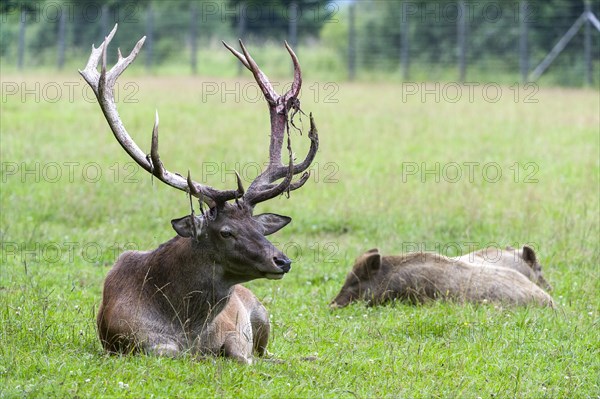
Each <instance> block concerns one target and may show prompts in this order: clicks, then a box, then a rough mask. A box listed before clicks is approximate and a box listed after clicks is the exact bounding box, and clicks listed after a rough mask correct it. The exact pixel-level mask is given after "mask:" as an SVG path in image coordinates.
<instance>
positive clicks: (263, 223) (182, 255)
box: [79, 25, 319, 362]
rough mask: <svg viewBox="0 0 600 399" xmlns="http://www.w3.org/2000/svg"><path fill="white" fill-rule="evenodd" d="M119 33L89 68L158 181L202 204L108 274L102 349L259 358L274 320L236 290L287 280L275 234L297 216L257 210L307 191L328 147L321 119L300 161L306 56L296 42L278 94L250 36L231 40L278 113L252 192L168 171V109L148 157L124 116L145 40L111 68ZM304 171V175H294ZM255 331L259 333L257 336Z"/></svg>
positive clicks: (100, 95)
mask: <svg viewBox="0 0 600 399" xmlns="http://www.w3.org/2000/svg"><path fill="white" fill-rule="evenodd" d="M116 30H117V26H116V25H115V27H114V29H113V30H112V31H111V32H110V34H109V35H108V37H107V38H106V39H105V40H104V42H103V43H102V45H101V46H100V47H98V48H95V47H94V46H92V52H91V55H90V58H89V61H88V63H87V65H86V67H85V69H84V70H83V71H79V72H80V74H81V75H82V76H83V78H84V79H85V80H86V81H87V83H88V84H89V85H90V86H91V87H92V89H93V91H94V93H95V95H96V97H97V99H98V103H99V105H100V108H101V109H102V112H103V113H104V117H105V118H106V120H107V122H108V125H109V126H110V128H111V130H112V132H113V134H114V136H115V137H116V139H117V141H118V142H119V144H120V145H121V146H122V147H123V149H124V150H125V151H126V152H127V153H128V154H129V155H130V156H131V157H132V158H133V159H134V160H135V162H137V163H138V164H139V165H140V166H141V167H142V168H144V169H145V170H146V171H148V172H149V173H150V174H152V175H153V176H154V177H156V178H157V179H159V180H160V181H162V182H164V183H166V184H167V185H169V186H171V187H174V188H176V189H179V190H182V191H185V192H187V193H189V195H190V202H191V196H194V197H196V198H198V200H199V202H200V211H201V214H200V215H195V214H194V211H193V209H192V214H191V215H189V216H185V217H182V218H180V219H174V220H172V221H171V224H172V226H173V228H174V229H175V231H176V232H177V236H176V237H175V238H173V239H171V240H169V241H167V242H166V243H164V244H162V245H160V246H159V247H158V248H157V249H155V250H153V251H148V252H137V251H128V252H125V253H123V254H122V255H121V256H120V257H119V259H118V260H117V262H116V263H115V265H114V266H113V268H112V269H111V270H110V272H109V273H108V275H107V277H106V280H105V283H104V290H103V298H102V303H101V305H100V308H99V311H98V318H97V324H98V334H99V336H100V340H101V342H102V345H103V347H104V348H105V349H106V350H107V351H109V352H124V353H129V352H137V351H143V352H146V353H154V354H159V355H169V356H174V355H177V354H179V353H181V352H184V351H185V352H190V353H197V354H205V353H210V354H212V353H214V352H215V351H216V352H222V353H223V354H224V355H225V356H230V357H234V358H237V359H239V360H241V361H244V362H251V359H252V357H251V355H252V353H251V351H252V347H254V349H255V350H257V351H258V353H259V354H262V353H263V352H264V347H265V345H266V342H267V339H268V334H269V323H268V317H267V314H266V310H265V309H264V307H262V305H261V304H260V302H258V300H257V299H256V297H254V295H253V294H252V293H251V292H250V291H248V290H247V289H244V288H243V287H235V286H236V284H240V283H243V282H246V281H250V280H253V279H256V278H261V277H264V278H267V279H280V278H282V277H283V275H284V274H285V273H287V272H288V271H289V270H290V266H291V263H292V262H291V260H290V259H289V258H288V257H287V256H285V255H284V254H283V253H282V252H281V251H280V250H278V249H277V248H275V246H274V245H273V244H272V243H271V242H269V241H268V240H267V239H266V238H265V236H267V235H269V234H272V233H274V232H276V231H278V230H279V229H281V228H283V227H284V226H285V225H287V224H288V223H289V222H290V221H291V218H289V217H287V216H280V215H276V214H270V213H267V214H262V215H253V210H254V207H255V206H256V205H257V204H258V203H260V202H263V201H267V200H269V199H271V198H274V197H276V196H278V195H280V194H282V193H285V192H287V193H289V192H290V191H292V190H296V189H298V188H300V187H302V185H303V184H304V183H305V182H306V181H307V180H308V178H309V176H310V173H309V172H308V171H307V169H308V167H309V166H310V164H311V163H312V161H313V159H314V157H315V154H316V153H317V150H318V145H319V142H318V135H317V130H316V127H315V125H314V121H313V118H312V115H311V116H310V131H309V134H308V137H309V139H310V141H311V145H310V149H309V150H308V154H307V155H306V157H305V159H304V160H303V161H302V162H300V163H297V164H295V163H294V162H293V159H292V149H291V143H290V136H289V126H288V123H291V121H289V119H288V113H289V111H290V110H292V112H294V113H295V112H297V111H299V105H300V103H299V100H298V95H299V93H300V88H301V84H302V75H301V72H300V65H299V63H298V58H297V57H296V55H295V54H294V52H293V51H292V49H291V48H290V47H289V46H288V45H287V43H286V44H285V46H286V48H287V51H288V52H289V54H290V56H291V58H292V62H293V65H294V82H293V84H292V86H291V89H290V90H289V91H288V92H287V93H285V94H284V95H278V94H277V93H276V92H275V90H274V89H273V86H272V85H271V83H270V82H269V79H268V78H267V76H266V75H265V74H264V73H263V72H262V71H261V70H260V69H259V67H258V65H257V64H256V62H255V61H254V60H253V59H252V57H251V56H250V54H249V53H248V51H247V50H246V48H245V47H244V45H243V43H242V42H241V41H240V46H241V49H242V52H243V53H240V52H238V51H236V50H234V49H233V48H231V47H230V46H228V45H227V44H225V43H223V44H224V45H225V46H226V47H227V48H228V49H229V50H230V51H231V52H232V53H233V54H234V55H235V56H236V57H237V58H238V59H239V60H240V61H241V62H242V64H243V65H244V66H245V67H246V68H248V69H249V70H250V71H251V72H252V74H253V75H254V78H255V80H256V82H257V83H258V86H259V87H260V89H261V90H262V92H263V94H264V96H265V99H266V101H267V103H268V106H269V111H270V119H271V138H270V147H269V163H268V166H267V167H266V168H265V170H264V171H262V173H260V174H259V175H258V176H257V177H256V179H255V180H254V181H253V182H252V183H251V184H250V186H249V187H248V190H247V191H244V188H243V187H242V182H241V179H240V178H239V176H237V189H234V190H218V189H215V188H212V187H209V186H206V185H203V184H200V183H197V182H195V181H193V180H192V179H191V178H190V173H189V172H188V175H187V179H186V178H185V177H183V176H182V175H180V174H178V173H172V172H169V171H168V170H166V169H165V168H164V166H163V163H162V161H161V159H160V157H159V154H158V114H156V117H155V122H154V129H153V132H152V145H151V150H150V154H149V155H146V154H145V153H144V152H143V151H142V150H141V149H140V148H139V147H138V146H137V144H136V143H135V142H134V141H133V140H132V138H131V136H130V135H129V133H128V132H127V130H126V129H125V126H124V124H123V122H122V121H121V119H120V117H119V114H118V112H117V107H116V104H115V99H114V85H115V82H116V80H117V78H118V77H119V76H120V75H121V74H122V73H123V71H124V70H125V69H126V68H127V67H128V66H129V64H131V63H132V62H133V60H134V59H135V58H136V56H137V54H138V52H139V51H140V48H141V47H142V45H143V43H144V40H145V37H144V38H142V39H141V40H140V41H138V42H137V44H136V45H135V47H134V48H133V50H132V51H131V53H130V54H129V56H127V57H123V56H122V55H121V51H120V50H119V52H118V55H119V57H118V61H117V63H116V64H115V65H114V66H113V67H112V68H111V69H110V70H107V67H106V52H107V47H108V44H109V43H110V41H111V39H112V38H113V36H114V35H115V32H116ZM100 60H102V61H101V70H100V72H98V64H99V63H100ZM286 131H287V150H288V159H289V161H288V164H287V165H284V164H283V162H282V159H281V155H282V154H281V151H282V146H283V141H284V138H285V134H286ZM300 173H302V175H301V177H300V178H299V179H297V180H296V181H293V177H294V176H295V175H298V174H300ZM279 180H281V181H279ZM278 181H279V182H278ZM232 200H235V201H232ZM230 201H232V202H230ZM202 203H205V204H206V205H208V210H206V211H204V209H203V207H202ZM232 323H233V324H232ZM243 323H250V324H251V325H247V324H246V325H243ZM234 330H235V331H234ZM253 334H254V335H259V336H258V337H254V339H253ZM217 335H218V336H217ZM240 339H246V340H247V341H248V342H249V343H250V345H245V344H244V343H242V342H239V340H240ZM215 346H216V347H215ZM248 348H249V349H248ZM248 352H250V353H248Z"/></svg>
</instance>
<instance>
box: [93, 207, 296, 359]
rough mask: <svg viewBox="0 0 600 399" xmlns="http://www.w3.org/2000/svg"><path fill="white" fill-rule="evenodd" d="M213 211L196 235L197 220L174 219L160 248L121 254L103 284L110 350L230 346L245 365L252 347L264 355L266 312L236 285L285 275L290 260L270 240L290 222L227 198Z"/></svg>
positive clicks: (103, 328)
mask: <svg viewBox="0 0 600 399" xmlns="http://www.w3.org/2000/svg"><path fill="white" fill-rule="evenodd" d="M210 212H211V213H210V214H209V215H207V216H206V217H205V216H203V217H196V228H197V229H198V234H197V236H190V235H191V230H190V229H191V222H190V220H191V219H189V218H188V219H186V218H183V219H178V220H174V221H173V226H174V227H175V229H176V230H177V232H178V234H179V236H177V237H175V238H173V239H171V240H170V241H168V242H166V243H164V244H162V245H160V246H159V247H158V248H157V249H155V250H153V251H148V252H138V251H130V252H125V253H123V254H122V255H121V256H120V257H119V259H118V260H117V262H116V263H115V265H114V266H113V268H112V269H111V270H110V271H109V273H108V275H107V277H106V280H105V282H104V291H103V298H102V303H101V305H100V309H99V311H98V317H97V324H98V334H99V336H100V340H101V342H102V345H103V346H104V348H105V349H106V350H107V351H109V352H124V353H129V352H137V351H143V352H147V353H154V354H158V355H169V356H175V355H177V354H179V353H181V352H184V351H189V352H192V353H200V354H204V353H217V352H220V351H221V349H223V352H224V354H225V355H226V356H232V357H234V358H237V359H238V360H243V359H246V360H244V362H247V360H248V359H250V355H251V352H252V351H251V349H250V350H248V349H247V345H246V344H249V345H250V348H252V346H253V345H254V347H255V348H256V349H257V352H258V353H259V355H261V354H263V353H264V348H265V347H266V344H267V339H268V334H269V328H268V319H267V318H266V317H267V313H266V310H265V309H264V307H263V306H262V305H261V304H260V302H259V301H258V300H257V299H256V297H255V296H254V295H253V294H252V293H251V292H250V291H249V290H247V289H245V288H243V287H241V286H238V285H236V284H239V283H242V282H245V281H250V280H253V279H256V278H261V277H266V278H270V279H279V278H282V277H283V275H284V274H285V273H286V272H287V271H288V270H289V269H290V264H291V261H290V260H289V259H288V258H287V257H286V256H285V255H284V254H283V253H282V252H281V251H279V250H278V249H277V248H275V247H274V246H273V244H271V243H270V242H269V241H268V240H267V239H266V238H265V237H264V235H265V234H270V233H272V232H275V231H277V230H278V229H279V228H281V227H283V226H285V225H286V224H287V223H288V222H289V220H290V219H289V218H285V217H280V216H278V215H273V214H265V215H259V216H252V214H251V212H252V210H251V209H248V208H246V207H244V205H243V204H240V206H236V205H231V204H228V203H225V204H224V205H223V206H222V207H221V208H219V209H211V211H210ZM223 231H227V234H225V235H223V234H222V232H223ZM234 287H235V288H234ZM222 311H224V312H225V313H223V314H221V313H222ZM249 325H250V326H251V330H252V335H249V336H248V337H247V339H246V342H243V341H242V338H241V335H240V333H238V332H237V331H244V330H245V329H247V327H248V326H249ZM211 331H212V332H211ZM215 332H217V333H218V334H216V335H215V334H214V333H215ZM221 332H223V333H224V335H220V333H221ZM211 334H212V335H211ZM217 349H218V350H217Z"/></svg>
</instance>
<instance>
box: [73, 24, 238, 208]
mask: <svg viewBox="0 0 600 399" xmlns="http://www.w3.org/2000/svg"><path fill="white" fill-rule="evenodd" d="M116 31H117V24H115V27H114V28H113V30H112V31H111V32H110V34H109V35H108V36H107V37H106V38H105V39H104V41H103V42H102V44H101V45H100V47H98V48H95V47H94V46H93V45H92V53H91V54H90V58H89V60H88V62H87V65H86V66H85V69H84V70H83V71H82V70H80V71H79V73H80V74H81V76H83V78H84V79H85V81H86V82H87V83H88V84H89V85H90V87H91V88H92V90H93V91H94V94H95V95H96V98H97V99H98V104H99V105H100V108H101V109H102V112H103V113H104V117H105V118H106V121H107V122H108V125H109V126H110V128H111V130H112V132H113V134H114V135H115V138H116V139H117V141H118V142H119V144H121V147H123V149H124V150H125V151H126V152H127V154H129V156H130V157H131V158H133V160H134V161H135V162H137V164H138V165H140V166H141V167H142V168H144V169H145V170H146V171H148V172H149V173H151V174H152V175H154V176H156V177H157V178H158V179H159V180H160V181H162V182H164V183H166V184H168V185H169V186H171V187H174V188H177V189H179V190H182V191H185V192H188V193H190V194H191V195H193V196H195V197H197V198H200V199H201V200H203V201H205V202H206V203H207V204H208V205H209V206H214V205H216V204H222V203H224V202H226V201H228V200H231V199H234V198H238V197H240V196H242V195H243V194H244V189H243V187H242V183H241V180H240V179H239V176H238V181H237V183H238V188H237V189H236V190H217V189H215V188H212V187H209V186H205V185H202V184H200V183H197V182H195V181H192V180H191V179H189V182H190V184H189V185H188V180H187V179H186V178H185V177H183V176H182V175H180V174H179V173H173V172H169V171H168V170H166V169H165V168H164V166H163V163H162V161H161V159H160V156H159V154H158V112H156V115H155V118H154V128H153V129H152V146H151V150H150V156H148V155H146V154H144V152H143V151H142V150H141V149H140V147H138V145H137V144H136V143H135V142H134V141H133V139H132V138H131V136H130V135H129V133H128V132H127V130H126V129H125V126H124V125H123V122H122V121H121V118H120V117H119V113H118V111H117V106H116V104H115V98H114V85H115V82H116V81H117V79H118V78H119V76H120V75H121V74H122V73H123V72H124V71H125V69H126V68H127V67H128V66H129V65H130V64H131V63H132V62H133V60H135V58H136V57H137V55H138V53H139V51H140V49H141V48H142V46H143V44H144V41H145V40H146V37H145V36H144V37H142V38H141V39H140V40H139V41H138V42H137V44H136V45H135V47H134V48H133V50H132V51H131V53H130V54H129V55H128V56H127V57H123V56H122V54H121V50H120V49H119V50H118V54H119V59H118V61H117V63H116V64H115V65H114V66H113V67H112V68H111V69H110V70H108V71H107V69H106V51H107V48H108V44H109V43H110V41H111V40H112V38H113V37H114V35H115V33H116ZM100 58H102V66H101V72H98V69H97V68H98V64H99V62H100ZM192 187H193V189H192Z"/></svg>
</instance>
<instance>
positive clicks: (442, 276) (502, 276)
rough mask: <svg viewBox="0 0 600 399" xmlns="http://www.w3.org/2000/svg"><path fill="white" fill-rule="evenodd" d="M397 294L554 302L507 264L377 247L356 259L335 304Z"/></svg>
mask: <svg viewBox="0 0 600 399" xmlns="http://www.w3.org/2000/svg"><path fill="white" fill-rule="evenodd" d="M394 299H398V300H406V301H409V302H412V303H422V302H426V301H428V300H434V299H450V300H454V301H458V302H465V301H471V302H487V301H489V302H498V303H506V304H511V305H527V304H535V305H541V306H554V303H553V301H552V298H551V297H550V295H548V294H547V293H546V292H544V290H542V289H541V288H539V287H538V286H537V285H535V284H534V283H532V282H531V281H530V280H529V279H527V278H526V277H525V276H524V275H522V274H521V273H519V272H517V271H515V270H512V269H509V268H506V267H496V266H480V265H474V264H470V263H467V262H463V261H461V260H456V259H450V258H447V257H445V256H441V255H437V254H433V253H427V252H415V253H409V254H406V255H403V256H382V255H381V254H380V253H379V250H377V249H371V250H369V251H367V252H365V253H364V254H362V255H361V256H359V257H358V258H357V259H356V262H355V264H354V266H353V267H352V271H350V273H348V276H347V277H346V281H345V282H344V285H343V287H342V289H341V291H340V293H339V294H338V295H337V296H336V297H335V299H334V300H333V301H332V302H331V306H332V307H344V306H347V305H348V304H350V303H352V302H354V301H356V300H365V301H367V303H368V304H370V305H380V304H382V303H385V302H388V301H391V300H394Z"/></svg>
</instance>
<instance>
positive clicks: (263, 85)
mask: <svg viewBox="0 0 600 399" xmlns="http://www.w3.org/2000/svg"><path fill="white" fill-rule="evenodd" d="M239 42H240V47H241V48H242V52H243V53H244V57H245V58H246V61H247V62H248V65H249V66H250V68H248V69H250V72H252V75H254V80H256V83H257V84H258V86H259V87H260V89H261V90H262V92H263V94H264V95H265V98H266V99H267V101H268V102H269V103H270V104H271V103H273V104H275V103H276V102H277V100H278V99H279V94H277V93H276V92H275V90H274V89H273V86H272V85H271V82H270V81H269V78H268V77H267V75H265V74H264V72H263V71H261V70H260V68H259V67H258V65H257V64H256V61H254V58H252V56H251V55H250V52H248V50H247V49H246V46H244V42H242V39H239Z"/></svg>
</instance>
